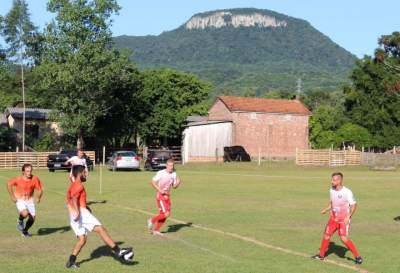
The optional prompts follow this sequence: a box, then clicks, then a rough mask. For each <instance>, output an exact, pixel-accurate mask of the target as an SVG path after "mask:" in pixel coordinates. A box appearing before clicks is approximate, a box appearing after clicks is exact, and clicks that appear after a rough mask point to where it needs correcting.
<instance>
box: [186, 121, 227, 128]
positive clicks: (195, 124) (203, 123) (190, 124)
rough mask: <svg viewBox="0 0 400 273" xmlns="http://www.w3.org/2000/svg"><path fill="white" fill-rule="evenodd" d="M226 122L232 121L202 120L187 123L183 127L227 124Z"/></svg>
mask: <svg viewBox="0 0 400 273" xmlns="http://www.w3.org/2000/svg"><path fill="white" fill-rule="evenodd" d="M227 122H232V121H231V120H203V121H196V122H189V123H188V124H186V125H184V127H191V126H200V125H210V124H218V123H227Z"/></svg>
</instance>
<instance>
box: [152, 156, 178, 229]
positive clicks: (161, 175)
mask: <svg viewBox="0 0 400 273" xmlns="http://www.w3.org/2000/svg"><path fill="white" fill-rule="evenodd" d="M180 184H181V180H180V179H179V177H178V176H177V175H176V172H175V171H174V161H173V160H172V159H168V161H167V165H166V168H165V169H164V170H161V171H158V172H157V174H156V175H155V176H154V177H153V179H152V181H151V185H152V186H153V187H154V188H155V189H156V190H157V196H156V199H157V207H158V210H159V214H158V215H157V216H155V217H153V218H152V219H149V220H148V221H147V227H148V228H149V230H150V232H151V233H152V234H154V235H162V233H161V232H160V228H161V226H162V225H163V224H164V223H165V221H166V220H167V218H168V216H169V215H170V212H171V199H170V194H171V189H172V188H174V189H176V188H177V187H179V185H180Z"/></svg>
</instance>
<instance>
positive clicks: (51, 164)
mask: <svg viewBox="0 0 400 273" xmlns="http://www.w3.org/2000/svg"><path fill="white" fill-rule="evenodd" d="M76 154H77V151H76V150H61V151H60V152H59V153H58V154H51V155H49V156H48V157H47V168H48V169H49V171H50V172H54V171H56V170H67V171H70V170H71V165H70V164H69V163H68V164H67V163H66V161H67V160H68V159H70V158H71V157H73V156H76ZM83 157H84V158H85V159H86V164H87V166H88V169H89V170H90V171H91V170H93V161H92V160H91V159H90V158H89V157H88V156H87V155H86V154H85V153H84V154H83Z"/></svg>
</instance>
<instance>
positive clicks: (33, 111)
mask: <svg viewBox="0 0 400 273" xmlns="http://www.w3.org/2000/svg"><path fill="white" fill-rule="evenodd" d="M23 111H24V110H23V108H19V107H7V109H6V111H5V115H6V116H9V115H11V116H12V117H13V118H22V115H23ZM50 112H51V110H50V109H42V108H25V118H26V119H37V120H47V119H49V114H50Z"/></svg>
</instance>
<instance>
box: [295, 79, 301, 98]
mask: <svg viewBox="0 0 400 273" xmlns="http://www.w3.org/2000/svg"><path fill="white" fill-rule="evenodd" d="M301 84H302V80H301V78H298V79H297V90H296V99H297V100H299V99H300V94H301V93H302V87H301Z"/></svg>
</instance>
